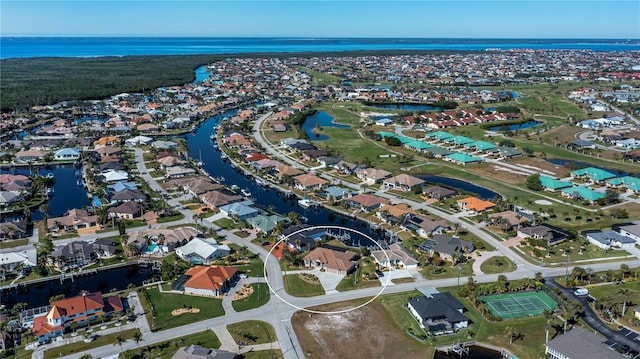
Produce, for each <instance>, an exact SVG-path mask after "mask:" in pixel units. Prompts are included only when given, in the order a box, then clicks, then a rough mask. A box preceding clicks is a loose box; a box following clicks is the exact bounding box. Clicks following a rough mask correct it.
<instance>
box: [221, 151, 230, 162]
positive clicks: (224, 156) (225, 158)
mask: <svg viewBox="0 0 640 359" xmlns="http://www.w3.org/2000/svg"><path fill="white" fill-rule="evenodd" d="M220 158H221V159H222V160H223V161H226V160H227V158H228V157H227V155H225V154H224V152H220Z"/></svg>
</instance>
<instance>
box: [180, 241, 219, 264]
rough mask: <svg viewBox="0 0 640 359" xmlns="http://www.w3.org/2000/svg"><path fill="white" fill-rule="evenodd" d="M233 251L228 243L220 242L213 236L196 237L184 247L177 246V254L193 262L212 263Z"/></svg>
mask: <svg viewBox="0 0 640 359" xmlns="http://www.w3.org/2000/svg"><path fill="white" fill-rule="evenodd" d="M229 253H231V248H229V246H228V245H226V244H218V242H216V240H215V239H213V238H198V237H196V238H194V239H192V240H191V241H190V242H189V243H187V244H185V245H184V246H182V247H178V248H176V255H177V256H178V257H180V258H182V259H183V260H185V261H188V262H190V263H193V264H210V263H211V262H213V261H214V260H216V259H217V258H220V257H226V256H228V255H229Z"/></svg>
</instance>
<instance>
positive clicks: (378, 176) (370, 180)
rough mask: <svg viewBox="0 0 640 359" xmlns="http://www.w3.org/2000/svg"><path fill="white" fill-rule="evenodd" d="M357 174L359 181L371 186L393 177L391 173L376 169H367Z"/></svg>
mask: <svg viewBox="0 0 640 359" xmlns="http://www.w3.org/2000/svg"><path fill="white" fill-rule="evenodd" d="M355 173H356V177H358V179H359V180H361V181H364V182H365V183H366V184H368V185H369V186H372V185H374V184H376V183H381V182H382V181H383V180H384V179H385V178H388V177H391V172H389V171H385V170H379V169H376V168H366V169H363V170H358V171H356V172H355Z"/></svg>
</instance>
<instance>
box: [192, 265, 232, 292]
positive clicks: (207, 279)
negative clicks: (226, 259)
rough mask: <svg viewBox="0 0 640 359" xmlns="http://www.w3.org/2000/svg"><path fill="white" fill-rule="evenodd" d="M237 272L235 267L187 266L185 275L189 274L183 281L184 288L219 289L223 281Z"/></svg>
mask: <svg viewBox="0 0 640 359" xmlns="http://www.w3.org/2000/svg"><path fill="white" fill-rule="evenodd" d="M237 272H238V268H236V267H222V266H210V267H205V266H195V267H193V268H189V270H188V271H187V272H186V273H185V275H187V276H190V277H191V278H189V280H187V281H186V282H185V283H184V286H185V288H197V289H210V290H219V289H221V288H222V287H223V286H224V282H225V281H227V280H229V279H231V278H233V276H234V275H235V274H236V273H237Z"/></svg>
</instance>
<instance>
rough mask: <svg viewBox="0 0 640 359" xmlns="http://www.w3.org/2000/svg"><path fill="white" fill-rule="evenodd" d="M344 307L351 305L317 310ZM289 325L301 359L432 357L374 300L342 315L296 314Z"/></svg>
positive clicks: (344, 304)
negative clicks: (291, 325) (295, 336)
mask: <svg viewBox="0 0 640 359" xmlns="http://www.w3.org/2000/svg"><path fill="white" fill-rule="evenodd" d="M360 303H361V302H360ZM355 305H357V304H355ZM348 307H353V305H350V304H349V303H335V304H330V305H327V306H323V307H322V308H321V309H318V310H324V311H337V310H340V309H341V308H348ZM316 309H317V308H316ZM291 322H292V324H293V328H294V330H295V332H296V335H297V336H298V340H299V341H300V346H301V347H302V351H303V352H304V354H305V358H354V359H355V358H396V357H402V358H431V355H432V352H431V350H430V348H428V347H426V346H422V345H420V344H419V343H418V342H416V341H414V340H412V339H410V338H409V337H407V336H406V335H404V334H403V333H402V332H401V331H400V330H398V328H397V327H396V326H395V325H394V324H393V322H392V321H391V318H389V315H388V314H387V313H386V312H385V311H384V309H383V308H382V307H381V306H380V305H379V304H378V303H376V302H375V301H374V302H373V303H371V304H369V305H367V306H365V307H363V308H360V309H358V310H355V311H351V312H347V313H342V314H312V315H309V313H306V312H298V313H297V314H296V315H294V316H293V318H292V320H291Z"/></svg>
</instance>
